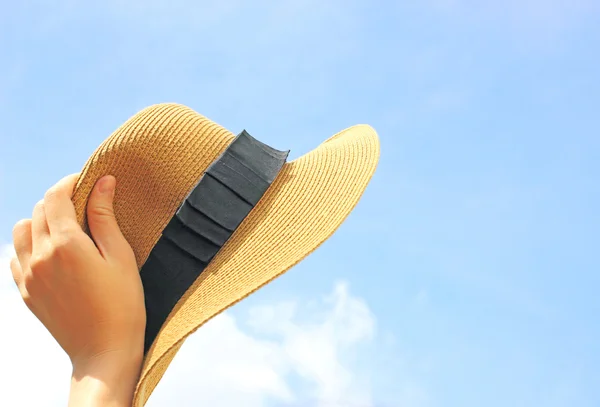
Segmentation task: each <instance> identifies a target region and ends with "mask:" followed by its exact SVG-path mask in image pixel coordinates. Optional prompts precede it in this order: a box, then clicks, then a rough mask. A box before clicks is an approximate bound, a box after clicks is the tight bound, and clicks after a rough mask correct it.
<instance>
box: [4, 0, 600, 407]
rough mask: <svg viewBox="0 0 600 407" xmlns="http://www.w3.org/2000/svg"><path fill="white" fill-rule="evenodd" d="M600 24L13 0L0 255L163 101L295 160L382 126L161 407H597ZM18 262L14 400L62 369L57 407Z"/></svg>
mask: <svg viewBox="0 0 600 407" xmlns="http://www.w3.org/2000/svg"><path fill="white" fill-rule="evenodd" d="M122 3H126V4H122ZM599 17H600V7H598V5H597V3H596V4H594V2H593V1H592V0H589V1H586V0H579V1H573V0H571V1H566V0H565V1H559V0H550V1H541V0H523V1H516V0H508V1H504V2H491V1H482V2H469V1H464V0H425V1H421V2H391V1H390V2H385V1H380V2H370V1H358V0H349V1H341V0H331V1H326V2H320V1H316V0H298V1H295V2H275V1H266V0H259V1H253V2H244V1H241V0H231V1H224V2H221V3H217V2H214V3H212V4H211V3H208V2H204V1H190V0H171V1H168V2H167V1H163V0H150V1H139V0H133V1H129V2H119V1H116V0H107V1H104V2H101V3H97V4H95V3H89V2H81V1H76V0H70V1H57V2H54V4H50V3H47V2H38V1H28V2H12V3H10V4H6V5H4V7H3V12H2V14H0V60H1V61H2V63H1V64H0V245H1V244H9V243H10V239H11V236H10V233H11V229H12V225H13V224H14V223H15V222H16V221H17V220H19V219H20V218H23V217H29V216H30V212H31V209H32V208H33V205H34V204H35V202H36V201H37V200H39V199H40V198H41V197H42V195H43V193H44V191H45V190H46V189H47V188H48V187H49V186H51V185H52V184H54V183H55V182H56V181H57V180H58V179H60V178H61V177H62V176H64V175H66V174H68V173H71V172H76V171H79V170H80V168H81V167H82V165H83V164H84V162H85V161H86V159H87V157H88V156H89V155H90V154H91V153H92V152H93V151H94V149H95V148H96V147H97V145H98V144H100V143H101V141H102V140H104V139H105V138H106V137H107V136H108V135H109V134H110V133H111V132H112V131H113V130H114V129H115V128H116V127H118V126H119V125H120V124H121V123H122V122H123V121H125V120H126V119H127V118H128V117H129V116H131V115H133V114H134V113H136V112H137V111H138V110H140V109H142V108H144V107H146V106H148V105H150V104H154V103H159V102H178V103H183V104H186V105H188V106H190V107H192V108H193V109H195V110H196V111H198V112H200V113H201V114H204V115H206V116H208V117H209V118H211V119H213V120H215V121H216V122H218V123H220V124H222V125H223V126H225V127H227V128H229V129H230V130H231V131H233V132H238V131H240V130H241V129H243V128H245V129H247V130H248V131H249V132H250V133H251V134H253V135H254V136H255V137H258V138H260V139H261V140H263V141H265V142H267V143H269V144H271V145H273V146H274V147H276V148H280V149H287V148H289V149H291V150H292V154H291V158H292V159H293V158H295V157H298V156H300V155H302V154H304V153H305V152H307V151H309V150H311V149H313V148H315V147H316V146H317V145H318V144H319V143H320V142H321V141H323V140H325V139H326V138H327V137H329V136H330V135H332V134H333V133H336V132H337V131H339V130H341V129H343V128H345V127H348V126H351V125H353V124H358V123H368V124H370V125H372V126H373V127H374V128H375V129H376V130H377V131H378V133H379V135H380V139H381V144H382V153H381V161H380V165H379V168H378V171H377V173H376V175H375V177H374V178H373V181H372V183H371V184H370V186H369V188H368V190H367V192H366V194H365V195H364V198H363V200H362V201H361V203H360V204H359V205H358V207H357V208H356V210H355V211H354V212H353V214H352V215H351V216H350V218H349V219H348V220H347V222H346V223H345V224H344V225H343V226H342V227H341V228H340V230H339V232H338V233H337V234H336V235H334V237H332V238H331V239H330V240H329V241H328V242H327V243H326V244H324V245H323V246H322V248H321V249H319V250H318V251H317V252H316V253H314V254H313V255H311V256H310V257H309V258H307V259H306V260H305V261H304V262H303V263H301V264H300V265H298V266H297V267H296V268H294V269H293V270H292V271H290V272H289V273H288V274H286V275H285V276H284V277H282V278H281V279H279V280H277V281H276V282H274V283H273V284H271V285H270V286H268V287H267V288H265V289H264V290H262V291H261V292H259V293H257V294H256V295H254V296H253V297H251V298H249V299H248V300H247V301H245V302H243V303H241V304H239V305H238V306H236V307H234V308H233V309H232V310H231V311H229V312H228V313H226V314H224V315H222V316H221V317H219V318H216V319H215V320H214V321H212V322H211V323H210V324H209V325H207V326H206V327H205V328H203V329H202V330H200V331H199V332H198V333H196V334H195V335H194V336H193V339H191V340H190V341H189V342H190V343H189V344H186V346H185V347H184V348H183V349H182V351H181V352H180V354H179V355H178V357H177V359H176V361H175V362H174V364H173V366H172V367H171V368H170V369H169V371H168V373H167V375H166V376H165V378H164V380H163V382H161V385H160V386H159V388H158V389H157V390H156V393H155V395H154V396H153V399H151V401H150V403H149V405H153V406H160V405H171V403H173V400H175V399H176V400H177V402H178V403H179V404H178V405H182V406H183V405H200V404H202V403H208V402H210V403H212V404H213V405H223V406H229V405H232V406H233V405H241V404H240V403H242V404H244V405H248V406H321V405H322V406H325V405H327V406H334V405H335V406H338V405H339V406H355V407H358V406H360V407H363V406H365V407H366V406H400V405H402V406H409V407H412V406H419V407H420V406H444V407H447V406H460V407H466V406H474V407H477V406H482V405H485V406H489V407H492V406H506V405H510V406H538V405H539V406H547V407H554V406H569V407H570V406H575V405H576V406H579V407H585V406H598V405H600V368H599V367H598V366H600V345H598V344H599V343H600V328H599V324H598V315H599V314H600V299H598V295H597V293H596V291H597V287H598V286H599V284H600V276H599V271H600V260H599V259H598V254H597V253H598V250H597V247H598V242H599V241H600V239H599V234H600V233H599V230H600V215H599V214H598V213H599V212H598V208H599V207H600V187H598V174H599V173H600V171H599V170H600V164H599V162H600V138H599V135H600V115H598V113H597V111H598V106H600V77H599V75H598V72H600V54H599V52H598V50H599V48H598V47H599V44H600V25H598V21H599ZM3 250H4V251H3V253H4V254H2V255H0V257H2V258H3V259H4V260H3V261H4V264H6V262H5V260H6V258H8V256H9V254H8V253H9V251H8V249H3ZM1 270H3V273H2V277H0V278H1V279H2V280H0V281H1V282H0V302H2V303H3V304H5V306H4V307H2V308H0V321H3V324H4V326H5V328H6V329H7V331H8V332H10V334H8V335H6V337H5V338H3V339H0V344H2V343H4V345H3V346H2V345H0V355H1V356H2V358H3V361H5V362H6V363H3V369H8V370H10V371H11V372H12V374H11V375H10V376H7V375H6V372H4V373H3V374H2V377H4V379H3V380H4V382H5V383H3V386H2V387H5V386H6V388H9V389H12V390H9V391H8V393H6V394H5V395H4V396H2V395H0V404H2V405H4V404H6V405H30V404H31V405H33V404H35V403H34V402H33V401H34V398H35V397H41V396H39V394H37V395H36V394H35V393H32V392H30V391H29V392H27V391H26V392H25V393H24V392H23V389H24V388H23V387H19V386H24V384H23V383H25V385H27V383H29V386H37V383H38V381H39V382H42V381H44V380H46V381H47V380H48V376H51V377H52V378H53V379H52V380H54V381H51V382H50V383H51V384H52V385H50V384H45V385H44V386H46V387H47V389H46V390H47V393H46V394H48V395H49V396H44V397H50V396H51V397H54V398H55V399H56V401H55V403H56V405H57V406H58V405H64V400H65V397H66V392H67V390H68V388H67V386H68V374H69V371H68V366H66V365H65V363H66V360H65V359H64V357H63V356H62V355H61V354H60V352H59V351H58V350H57V349H56V348H57V346H56V345H55V344H54V343H53V341H52V339H51V338H50V337H49V336H47V335H45V334H44V332H43V329H42V328H41V327H40V326H39V324H36V321H35V320H33V319H32V317H30V316H29V315H28V314H27V312H26V311H25V310H24V307H23V306H22V305H21V304H20V302H19V298H18V295H17V293H16V290H14V289H13V288H12V286H10V283H11V281H10V276H9V275H7V273H8V274H9V272H8V270H7V268H6V266H4V267H3V268H2V269H1ZM7 324H12V326H11V327H10V328H8V326H7ZM32 333H35V335H33V334H32ZM3 336H5V335H3ZM32 336H33V337H32ZM224 338H227V340H226V339H224ZM2 341H4V342H2ZM225 342H226V343H227V344H226V345H224V343H225ZM19 347H21V348H19ZM207 347H210V348H211V349H213V348H214V351H212V352H208V353H207V352H206V348H207ZM15 349H23V352H22V353H20V352H17V351H15ZM233 349H248V351H247V352H239V354H238V353H236V352H234V350H233ZM16 354H17V355H18V354H22V355H29V356H27V357H28V358H29V360H31V361H32V362H31V363H35V365H36V366H37V367H36V369H35V371H34V372H33V373H32V370H31V369H32V368H31V363H25V362H23V358H22V357H17V356H15V355H16ZM232 354H235V355H236V357H235V358H233V357H232V356H231V355H232ZM32 355H37V356H36V357H38V359H36V358H35V357H34V356H32ZM7 366H8V367H7ZM219 366H221V367H223V368H222V369H221V370H222V371H221V370H219V368H218V367H219ZM226 367H227V368H226ZM59 371H60V372H62V373H63V376H66V377H65V378H63V379H61V378H60V375H59V374H58V373H57V372H59ZM219 372H220V373H219ZM208 378H210V380H212V381H210V380H209V381H210V385H204V387H202V386H203V385H202V384H200V383H206V381H207V380H208ZM249 378H253V380H250V379H249ZM7 381H8V383H6V382H7ZM40 386H42V385H41V384H40ZM11 391H12V393H11ZM23 394H29V397H31V399H30V400H29V401H28V402H25V401H24V399H23V398H22V397H23ZM2 397H4V399H2ZM11 397H14V398H13V399H11ZM17 397H19V398H18V399H17ZM35 400H38V399H35ZM39 400H42V399H39ZM43 400H45V399H43ZM52 400H54V399H52ZM19 403H21V404H19ZM173 405H174V404H173Z"/></svg>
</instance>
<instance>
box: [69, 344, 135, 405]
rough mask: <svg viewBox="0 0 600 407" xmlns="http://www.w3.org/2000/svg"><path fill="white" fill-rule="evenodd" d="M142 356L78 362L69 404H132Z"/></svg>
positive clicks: (72, 381)
mask: <svg viewBox="0 0 600 407" xmlns="http://www.w3.org/2000/svg"><path fill="white" fill-rule="evenodd" d="M140 366H141V356H135V355H127V356H126V357H123V356H121V357H118V356H116V355H113V356H111V358H110V359H108V358H103V359H102V360H95V361H93V362H89V363H82V364H79V365H74V367H73V375H72V378H71V392H70V396H69V407H130V406H131V403H132V400H133V392H134V390H135V384H136V382H137V379H138V376H139V371H140Z"/></svg>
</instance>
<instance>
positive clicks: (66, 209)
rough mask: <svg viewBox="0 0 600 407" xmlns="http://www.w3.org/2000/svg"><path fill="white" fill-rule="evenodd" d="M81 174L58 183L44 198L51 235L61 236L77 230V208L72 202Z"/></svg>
mask: <svg viewBox="0 0 600 407" xmlns="http://www.w3.org/2000/svg"><path fill="white" fill-rule="evenodd" d="M78 178H79V174H71V175H68V176H66V177H64V178H63V179H61V180H60V181H58V182H57V183H56V184H55V185H54V186H53V187H52V188H50V189H49V190H48V192H46V195H45V196H44V209H45V212H46V219H47V221H48V229H49V231H50V235H52V236H55V235H60V234H62V233H64V232H66V231H70V230H72V229H74V228H77V227H78V226H79V225H78V223H77V216H76V214H75V207H74V206H73V202H72V201H71V197H72V195H73V189H74V188H75V184H76V183H77V179H78Z"/></svg>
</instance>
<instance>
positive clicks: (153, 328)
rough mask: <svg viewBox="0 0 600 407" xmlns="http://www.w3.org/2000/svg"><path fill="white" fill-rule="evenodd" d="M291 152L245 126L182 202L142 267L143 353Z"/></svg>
mask: <svg viewBox="0 0 600 407" xmlns="http://www.w3.org/2000/svg"><path fill="white" fill-rule="evenodd" d="M288 154H289V150H288V151H279V150H276V149H274V148H272V147H269V146H268V145H266V144H264V143H261V142H260V141H258V140H256V139H255V138H253V137H252V136H250V134H248V133H247V132H246V131H245V130H244V131H243V132H242V133H240V134H239V135H238V136H237V137H236V138H235V139H234V140H233V142H232V143H231V144H230V145H229V146H228V148H227V149H226V150H225V152H224V153H223V154H222V155H221V156H220V157H219V158H217V159H216V160H215V161H214V162H213V163H212V164H211V165H210V166H209V167H208V169H207V170H206V171H205V172H204V174H203V176H202V178H201V179H200V181H199V182H198V184H196V186H195V187H194V188H193V189H192V191H191V192H190V194H189V195H188V196H187V198H186V199H185V200H184V201H183V204H182V205H181V206H180V207H179V209H178V210H177V212H176V213H175V215H174V216H173V217H172V218H171V220H170V221H169V223H168V224H167V226H166V227H165V229H164V230H163V232H162V235H161V237H160V239H159V240H158V242H157V243H156V245H155V246H154V248H153V249H152V251H151V252H150V254H149V256H148V259H147V260H146V262H145V263H144V265H143V266H142V268H141V270H140V275H141V279H142V284H143V286H144V296H145V302H146V336H145V340H144V353H146V352H147V351H148V349H150V346H151V345H152V343H153V342H154V339H155V338H156V336H157V335H158V332H159V331H160V329H161V327H162V325H163V324H164V322H165V321H166V319H167V317H168V316H169V313H170V312H171V310H172V309H173V307H175V304H177V302H178V301H179V299H180V298H181V297H182V296H183V294H184V293H185V292H186V291H187V289H188V288H189V287H190V286H191V285H192V284H193V283H194V281H195V280H196V279H197V278H198V276H199V275H200V273H202V271H203V270H204V269H205V268H206V267H207V266H208V264H209V263H210V261H211V260H212V258H213V257H214V256H215V255H216V254H217V253H218V252H219V250H220V249H221V247H223V245H224V244H225V242H227V240H228V239H229V238H230V237H231V235H232V234H233V232H234V231H235V230H236V229H237V227H238V226H239V225H240V224H241V223H242V221H243V220H244V219H245V218H246V216H248V214H249V213H250V211H251V210H252V208H254V206H255V205H256V204H257V203H258V201H260V199H261V198H262V196H263V195H264V193H265V192H266V191H267V189H268V188H269V186H270V185H271V184H272V183H273V181H274V180H275V178H276V177H277V175H278V174H279V172H280V171H281V168H282V167H283V165H284V164H285V162H286V160H287V157H288Z"/></svg>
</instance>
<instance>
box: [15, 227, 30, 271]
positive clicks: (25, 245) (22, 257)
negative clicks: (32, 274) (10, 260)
mask: <svg viewBox="0 0 600 407" xmlns="http://www.w3.org/2000/svg"><path fill="white" fill-rule="evenodd" d="M13 242H14V246H15V252H16V253H17V258H18V260H19V263H20V264H21V267H22V268H25V269H26V268H27V267H29V259H30V258H31V251H32V238H31V219H23V220H20V221H19V222H17V224H16V225H15V227H14V228H13Z"/></svg>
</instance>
